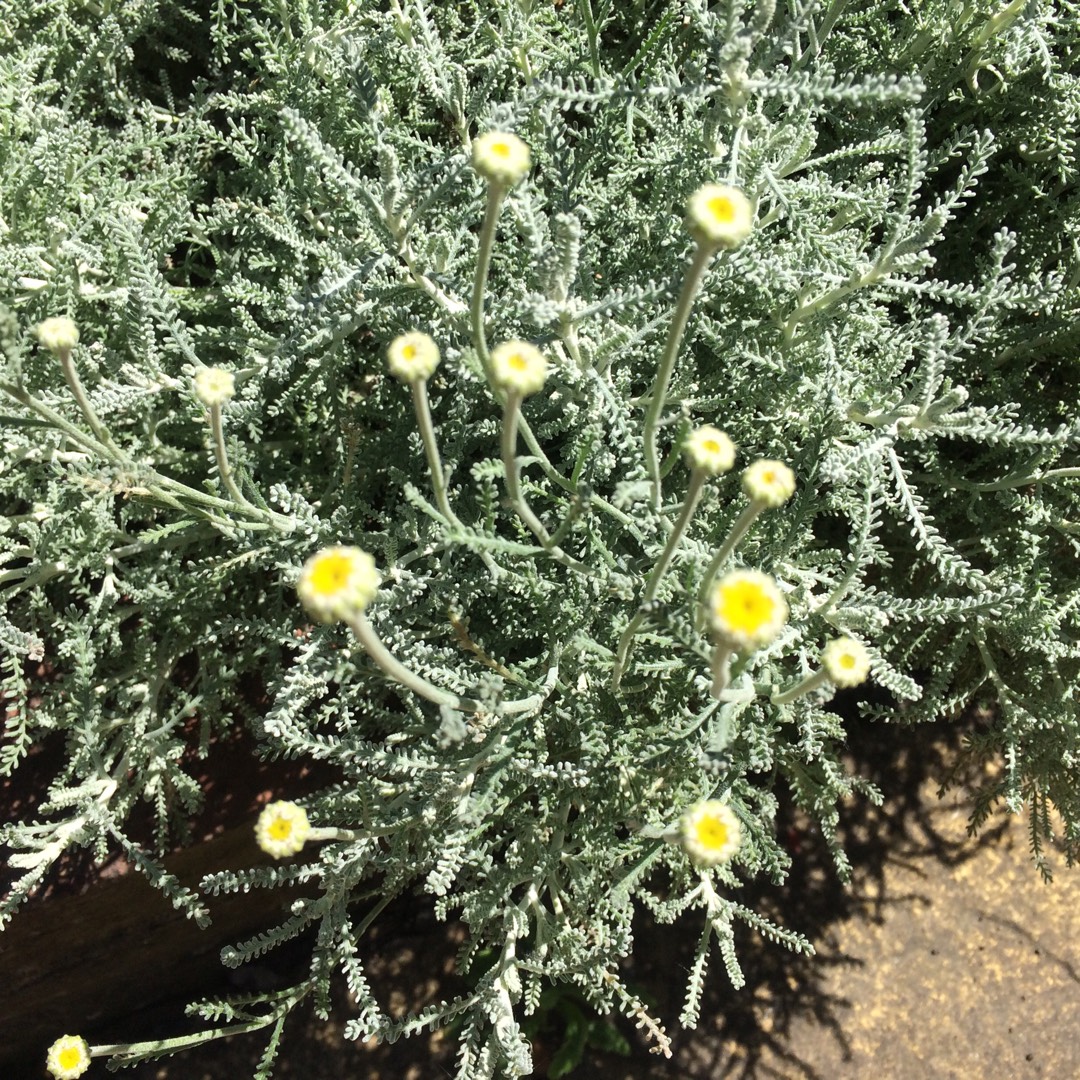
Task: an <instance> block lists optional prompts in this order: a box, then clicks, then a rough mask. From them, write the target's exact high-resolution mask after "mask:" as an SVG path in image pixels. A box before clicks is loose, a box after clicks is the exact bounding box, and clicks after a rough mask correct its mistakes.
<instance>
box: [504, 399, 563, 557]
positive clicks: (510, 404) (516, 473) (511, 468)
mask: <svg viewBox="0 0 1080 1080" xmlns="http://www.w3.org/2000/svg"><path fill="white" fill-rule="evenodd" d="M520 415H521V395H520V394H515V393H510V394H508V395H507V397H506V405H505V406H504V407H503V423H502V461H503V469H504V470H505V472H506V492H507V495H509V497H510V505H511V506H512V507H513V508H514V511H515V513H516V514H517V516H518V517H519V518H521V520H522V521H524V522H525V524H526V525H527V526H528V527H529V530H530V531H531V532H532V534H533V535H534V536H535V537H536V539H537V540H539V541H540V543H541V544H542V545H543V546H544V547H545V548H546V547H548V546H549V545H550V544H551V534H550V533H549V532H548V531H547V529H545V528H544V524H543V522H542V521H541V520H540V519H539V518H538V517H537V516H536V515H535V514H534V513H533V512H532V509H531V508H530V506H529V504H528V502H526V500H525V497H524V496H523V495H522V493H521V476H520V466H519V465H518V460H517V432H518V418H519V417H520Z"/></svg>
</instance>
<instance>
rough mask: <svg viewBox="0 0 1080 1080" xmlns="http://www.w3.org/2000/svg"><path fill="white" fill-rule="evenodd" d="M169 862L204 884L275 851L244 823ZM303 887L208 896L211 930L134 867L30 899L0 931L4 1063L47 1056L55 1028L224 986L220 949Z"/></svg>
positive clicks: (89, 1023) (69, 1028)
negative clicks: (262, 846)
mask: <svg viewBox="0 0 1080 1080" xmlns="http://www.w3.org/2000/svg"><path fill="white" fill-rule="evenodd" d="M164 862H165V866H166V868H167V869H168V870H169V871H170V872H172V873H174V874H175V875H176V876H177V877H178V878H179V879H180V881H181V882H183V884H185V885H187V886H188V887H189V888H197V886H198V883H199V881H200V880H201V879H202V877H203V875H205V874H209V873H214V872H216V871H220V870H226V869H233V870H235V869H240V868H242V867H247V866H254V865H259V864H263V863H266V862H268V859H267V856H266V855H264V854H263V853H262V852H260V851H259V849H258V848H257V847H256V845H255V840H254V836H253V833H252V828H251V825H250V824H245V825H243V826H238V827H236V828H234V829H232V830H230V831H228V832H225V833H222V834H221V835H220V836H216V837H214V838H213V839H211V840H209V841H206V842H204V843H200V844H196V845H194V846H192V847H190V848H187V849H185V850H184V851H180V852H177V853H175V854H174V855H170V856H168V857H166V859H165V860H164ZM296 895H297V893H296V891H295V890H291V889H253V890H252V891H251V892H249V893H242V894H239V895H228V896H221V897H211V898H210V899H209V900H208V906H209V908H210V915H211V919H212V920H213V921H212V922H211V924H210V926H208V927H207V928H206V929H204V930H200V929H199V928H198V926H196V925H195V923H194V922H193V921H192V920H191V919H188V918H187V917H185V916H184V915H183V913H181V912H179V911H177V910H176V909H175V908H173V907H172V905H171V904H170V902H169V901H168V900H167V899H166V898H165V897H164V896H162V895H161V893H159V892H158V891H157V890H155V889H154V888H153V887H152V886H151V885H149V884H148V883H147V881H146V880H145V879H144V878H143V877H142V875H140V874H138V873H135V872H130V873H127V874H124V875H122V876H120V877H113V878H108V879H104V880H99V881H96V882H95V883H94V884H92V885H91V886H90V888H89V889H88V890H87V891H86V892H85V893H83V894H82V895H79V896H56V897H50V898H47V899H43V900H38V901H31V902H30V903H29V904H27V905H26V906H25V907H23V909H22V910H20V911H19V912H17V913H16V915H15V917H14V918H13V919H12V921H11V923H10V924H9V926H8V927H7V929H6V930H4V931H3V932H0V1030H2V1036H0V1065H6V1064H7V1063H9V1062H13V1061H17V1060H21V1059H29V1058H32V1057H33V1056H34V1055H36V1054H38V1053H40V1055H41V1060H42V1061H44V1054H45V1050H46V1048H47V1047H48V1046H49V1044H50V1043H51V1042H52V1041H53V1040H54V1039H55V1038H57V1037H58V1036H59V1035H63V1034H67V1033H71V1034H78V1033H83V1032H90V1031H92V1030H93V1029H94V1028H95V1027H96V1026H98V1025H100V1024H103V1023H107V1022H109V1021H111V1020H116V1019H117V1018H119V1017H121V1016H123V1015H125V1014H127V1013H131V1012H134V1011H136V1010H138V1009H142V1008H145V1007H147V1006H150V1005H153V1004H156V1003H158V1002H160V1001H163V1000H165V999H169V998H178V997H184V996H188V997H197V996H200V995H201V994H205V993H208V992H212V989H211V988H216V987H218V986H220V983H221V976H222V967H221V962H220V960H219V958H218V957H219V952H220V950H221V948H222V946H224V945H227V944H229V943H231V942H234V941H237V940H241V939H243V938H245V937H248V936H250V935H251V934H253V933H255V932H257V931H258V930H259V929H261V928H263V927H265V926H268V925H272V923H273V922H274V921H277V920H278V919H279V918H280V916H281V913H282V911H283V909H284V908H287V906H288V904H289V903H290V901H291V900H293V899H295V897H296ZM143 1035H144V1033H142V1032H138V1031H132V1032H131V1033H130V1036H131V1038H132V1039H133V1040H136V1039H138V1038H140V1037H143Z"/></svg>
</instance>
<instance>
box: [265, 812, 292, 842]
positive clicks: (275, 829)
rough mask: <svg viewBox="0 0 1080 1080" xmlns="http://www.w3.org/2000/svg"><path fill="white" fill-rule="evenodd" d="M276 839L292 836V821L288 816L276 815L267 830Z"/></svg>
mask: <svg viewBox="0 0 1080 1080" xmlns="http://www.w3.org/2000/svg"><path fill="white" fill-rule="evenodd" d="M266 831H267V832H268V833H269V834H270V835H271V836H272V837H273V838H274V839H275V840H288V839H289V837H290V836H292V831H293V826H292V822H291V821H290V820H289V819H288V818H287V817H276V818H274V820H273V821H272V822H270V828H269V829H267V830H266Z"/></svg>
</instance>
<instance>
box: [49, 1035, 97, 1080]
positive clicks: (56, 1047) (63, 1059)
mask: <svg viewBox="0 0 1080 1080" xmlns="http://www.w3.org/2000/svg"><path fill="white" fill-rule="evenodd" d="M45 1066H46V1068H47V1069H48V1070H49V1073H50V1075H51V1076H54V1077H56V1080H75V1078H76V1077H78V1076H82V1074H83V1073H84V1072H86V1070H87V1069H89V1068H90V1047H89V1046H87V1044H86V1040H85V1039H83V1038H81V1037H80V1036H78V1035H62V1036H61V1037H60V1038H59V1039H57V1040H56V1042H54V1043H53V1044H52V1046H50V1047H49V1054H48V1057H47V1058H46V1060H45Z"/></svg>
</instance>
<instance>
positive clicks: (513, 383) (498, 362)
mask: <svg viewBox="0 0 1080 1080" xmlns="http://www.w3.org/2000/svg"><path fill="white" fill-rule="evenodd" d="M491 369H492V375H493V377H494V379H495V385H496V386H497V387H498V388H499V389H500V390H505V391H506V392H507V393H508V394H519V395H520V396H521V397H528V396H529V394H535V393H536V392H537V391H538V390H542V389H543V388H544V380H545V379H546V378H547V370H548V364H547V360H545V359H544V354H543V353H542V352H541V351H540V350H539V349H538V348H537V347H536V346H535V345H530V344H529V343H528V342H527V341H504V342H503V343H502V344H501V345H497V346H496V347H495V348H494V349H492V351H491Z"/></svg>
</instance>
